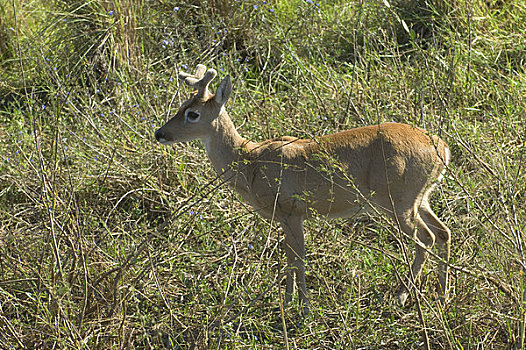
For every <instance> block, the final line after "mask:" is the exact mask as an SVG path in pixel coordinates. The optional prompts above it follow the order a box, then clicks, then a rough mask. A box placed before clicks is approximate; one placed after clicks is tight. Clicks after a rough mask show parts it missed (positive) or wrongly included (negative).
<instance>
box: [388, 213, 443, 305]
mask: <svg viewBox="0 0 526 350" xmlns="http://www.w3.org/2000/svg"><path fill="white" fill-rule="evenodd" d="M397 219H398V222H399V223H400V228H401V229H402V231H404V232H405V233H406V234H407V235H410V236H413V234H414V236H415V238H416V240H417V242H416V244H415V246H416V248H415V258H414V260H413V264H412V266H411V272H410V275H408V277H407V284H406V285H405V286H404V285H402V286H401V287H400V291H399V292H398V294H397V298H398V302H399V303H400V305H402V306H403V305H404V304H405V302H406V300H407V298H408V297H409V290H408V289H407V287H409V288H411V287H412V286H413V281H414V282H415V283H416V282H417V281H418V279H419V277H420V273H421V272H422V268H423V267H424V262H425V260H426V258H427V252H426V248H427V249H430V248H431V247H433V244H434V243H435V234H434V233H433V232H432V231H431V230H430V229H429V228H428V227H427V225H426V223H425V222H424V221H423V220H422V218H421V217H420V216H419V215H418V213H417V214H416V215H415V214H414V211H413V210H408V211H406V212H405V213H404V214H402V215H399V216H398V217H397ZM406 286H407V287H406Z"/></svg>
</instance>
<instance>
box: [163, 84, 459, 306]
mask: <svg viewBox="0 0 526 350" xmlns="http://www.w3.org/2000/svg"><path fill="white" fill-rule="evenodd" d="M186 76H188V75H186ZM197 78H198V77H197ZM194 80H195V79H194ZM205 88H206V87H205ZM230 91H231V85H230V79H229V78H228V77H227V78H225V79H224V80H223V81H222V82H221V85H220V87H219V88H218V92H217V96H221V97H220V98H218V97H215V96H214V95H211V94H206V93H204V95H205V96H208V99H203V98H201V97H199V98H198V97H193V98H192V99H190V100H189V101H187V102H185V103H184V104H183V106H182V108H181V110H180V111H179V112H178V113H177V115H176V116H175V117H174V118H173V119H172V120H170V121H168V122H167V123H166V124H165V125H164V126H163V127H162V128H161V129H159V130H158V131H157V132H156V137H157V139H158V140H159V141H161V142H163V143H165V144H168V143H171V142H178V141H187V140H190V139H195V138H199V139H201V140H203V142H204V143H205V146H206V150H207V153H208V156H209V158H210V160H211V161H212V164H213V166H214V168H215V170H216V171H217V172H218V173H219V174H221V176H222V178H223V179H224V180H225V181H226V182H228V183H229V184H230V185H231V186H232V187H233V188H234V189H235V190H236V191H237V192H238V193H239V194H240V195H241V196H242V198H243V199H244V200H245V201H247V202H248V203H250V205H252V206H253V207H254V209H255V210H256V211H257V212H258V213H259V214H261V215H262V216H264V217H266V218H272V219H274V220H276V221H279V222H280V223H281V224H282V227H283V229H284V231H285V242H284V243H285V251H286V253H287V260H288V264H289V270H288V271H289V272H288V275H287V288H286V298H285V300H286V301H288V300H290V299H291V295H292V289H293V275H294V274H296V282H297V284H298V286H299V296H300V300H301V301H302V302H303V303H304V305H305V310H307V296H306V286H305V267H304V259H305V246H304V237H303V220H304V219H307V218H309V217H312V216H314V215H323V216H327V217H347V216H351V215H354V214H356V213H358V212H360V211H362V210H367V209H370V208H371V206H373V207H375V208H376V209H379V210H383V211H384V212H386V213H387V214H388V215H389V216H391V217H393V219H395V220H396V222H399V224H400V227H401V228H402V230H403V231H404V232H405V233H406V234H407V235H413V234H414V235H415V237H416V239H417V240H418V241H419V242H420V243H421V244H417V247H416V254H415V260H414V263H413V268H412V274H413V275H414V276H413V277H415V278H416V277H418V275H419V273H420V271H421V269H422V265H423V263H424V260H425V257H426V250H425V248H426V247H427V248H431V247H432V246H433V244H434V243H435V240H437V243H438V245H439V249H440V255H441V257H442V258H443V260H444V261H447V260H448V259H449V244H450V243H449V242H450V232H449V229H448V228H447V227H446V226H445V225H444V224H443V223H442V222H441V221H440V220H439V219H438V218H437V217H436V215H435V214H434V213H433V212H432V211H431V208H430V206H429V202H428V199H429V195H430V193H431V190H432V188H433V187H434V184H435V183H436V181H437V179H438V178H439V176H440V175H441V174H442V173H443V171H444V169H445V167H446V166H447V163H448V159H449V149H448V147H447V145H446V143H445V142H444V141H443V140H441V139H440V138H438V137H436V136H431V135H429V134H428V133H427V132H426V131H425V130H423V129H420V128H416V127H412V126H409V125H406V124H398V123H384V124H379V125H372V126H367V127H362V128H356V129H351V130H347V131H342V132H339V133H336V134H332V135H325V136H321V137H318V138H314V139H298V138H295V137H291V136H284V137H280V138H275V139H272V140H267V141H264V142H261V143H254V142H250V141H248V140H246V139H244V138H242V137H241V136H240V135H239V134H238V132H237V130H236V128H235V127H234V125H233V123H232V121H231V120H230V117H229V116H228V114H227V112H226V111H225V109H224V107H223V105H224V104H225V102H226V100H227V99H228V97H229V95H230ZM197 95H198V96H202V95H203V93H201V94H199V93H198V94H197ZM187 109H190V110H192V111H195V112H198V113H200V116H201V117H200V120H199V122H198V123H190V122H188V121H187V120H185V117H184V115H185V111H186V110H187ZM409 280H410V281H412V280H413V279H412V278H409ZM439 280H440V292H441V294H442V295H444V293H445V291H446V288H447V264H445V263H444V262H441V264H440V268H439ZM407 296H408V291H407V288H405V287H402V288H401V290H400V293H399V295H398V297H399V300H400V302H401V303H402V304H403V303H404V302H405V299H406V298H407Z"/></svg>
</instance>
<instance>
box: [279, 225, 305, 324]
mask: <svg viewBox="0 0 526 350" xmlns="http://www.w3.org/2000/svg"><path fill="white" fill-rule="evenodd" d="M282 227H283V231H284V233H285V240H284V247H285V254H286V255H287V284H286V289H285V303H288V302H289V301H290V300H291V299H292V292H293V289H294V275H295V276H296V285H297V287H298V296H299V300H300V303H301V304H302V305H303V312H304V314H308V313H309V301H308V299H307V287H306V285H305V240H304V236H303V219H302V218H292V217H291V218H287V220H284V221H283V222H282Z"/></svg>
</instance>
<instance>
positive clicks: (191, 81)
mask: <svg viewBox="0 0 526 350" xmlns="http://www.w3.org/2000/svg"><path fill="white" fill-rule="evenodd" d="M205 72H206V73H205ZM216 75H217V72H216V70H215V69H209V70H206V67H205V66H203V65H202V64H198V65H197V70H196V71H195V74H194V75H192V74H188V73H184V72H180V73H179V79H181V80H182V81H184V82H185V83H186V85H188V86H190V87H193V88H194V89H196V90H197V97H198V98H207V97H208V96H209V95H210V91H208V84H210V82H211V81H212V79H214V78H215V77H216Z"/></svg>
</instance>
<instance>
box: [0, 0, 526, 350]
mask: <svg viewBox="0 0 526 350" xmlns="http://www.w3.org/2000/svg"><path fill="white" fill-rule="evenodd" d="M387 4H389V5H390V7H388V6H387ZM13 6H16V11H15V9H14V8H13ZM111 11H113V12H111ZM13 13H16V14H17V15H16V17H15V16H14V15H13ZM525 13H526V3H524V1H522V0H521V1H513V2H511V1H476V0H472V1H467V2H457V1H453V2H447V3H446V2H443V1H431V0H427V1H412V2H409V3H407V2H404V3H402V2H392V1H365V2H348V1H338V0H333V1H325V2H323V1H320V2H319V3H317V2H316V1H300V0H276V1H269V2H267V3H263V2H261V1H234V0H229V1H208V2H197V1H193V2H184V3H179V2H175V1H165V2H159V3H155V4H150V5H148V6H146V5H145V4H142V3H141V2H126V1H118V0H111V1H92V2H80V1H78V2H76V1H59V0H57V1H55V2H52V3H48V2H42V1H36V2H29V1H24V0H20V1H15V2H8V3H5V4H0V14H4V15H5V16H3V17H2V19H0V50H2V51H1V52H0V67H1V69H2V70H1V71H0V107H1V108H0V334H1V336H0V347H1V348H6V349H9V348H28V349H33V348H40V349H48V348H72V349H79V348H87V349H108V348H137V349H150V348H170V349H172V348H173V349H181V348H182V349H195V348H216V349H223V348H232V349H233V348H236V349H238V348H247V349H248V348H254V349H262V348H264V349H267V348H268V349H282V348H284V347H285V345H287V344H288V347H289V348H294V349H296V348H298V349H299V348H304V349H315V348H323V349H348V348H354V349H364V348H367V349H412V348H422V347H423V346H424V342H423V341H424V338H423V337H424V334H425V333H427V336H428V337H429V340H430V344H431V348H433V349H442V348H444V349H511V348H514V349H515V348H521V347H523V344H524V327H525V324H526V320H525V317H526V316H525V315H526V313H525V307H524V305H525V304H524V290H525V288H526V283H525V280H524V278H525V277H524V268H525V260H524V252H523V244H524V242H525V239H524V234H525V225H524V223H525V222H526V206H525V205H524V202H525V200H526V198H525V193H526V181H525V178H526V174H525V170H524V163H525V158H524V157H525V149H526V136H525V135H526V122H525V118H524V115H525V106H526V103H525V101H526V99H525V98H524V97H525V92H526V88H525V87H526V81H525V77H526V75H525V72H524V68H523V67H524V60H525V58H526V55H525V51H524V48H525V45H526V42H525V39H524V38H525V34H526V26H525V23H526V20H525V18H524V17H525V16H524V14H525ZM406 29H407V30H406ZM196 63H205V64H207V65H208V66H211V67H214V68H216V69H217V70H218V71H219V73H220V75H224V74H226V73H229V74H231V75H232V77H233V79H234V89H235V91H234V98H233V101H232V102H231V103H230V106H229V107H228V108H229V110H230V111H231V114H232V115H233V118H234V122H235V124H236V125H238V126H239V129H240V132H241V134H243V135H244V136H247V137H250V138H251V139H254V140H261V139H264V138H268V137H274V136H278V135H284V134H289V135H294V136H299V137H308V136H312V135H320V134H324V133H329V132H333V131H336V130H343V129H346V128H351V127H355V126H360V125H365V124H371V123H376V122H379V121H384V120H394V121H400V122H406V123H411V124H414V125H418V126H424V127H426V128H427V129H429V130H430V131H432V132H433V133H436V134H439V135H440V136H441V137H443V138H444V139H445V140H447V142H448V143H449V145H450V147H451V149H452V153H453V162H452V165H451V167H450V168H449V169H448V172H447V175H446V179H445V181H444V183H443V184H442V186H441V187H440V190H439V191H437V193H436V194H435V196H434V198H433V205H434V209H435V210H436V211H437V212H438V213H439V216H440V217H441V218H442V219H443V220H444V222H445V223H446V224H447V225H448V226H449V227H450V228H451V229H452V231H453V243H452V261H451V275H452V278H451V291H450V295H449V299H448V302H447V304H446V306H445V308H443V309H442V308H440V307H439V305H438V304H437V302H436V301H435V300H434V298H435V297H436V293H435V291H434V287H433V286H434V285H435V282H436V279H437V278H436V276H435V275H434V273H433V272H432V271H434V269H433V268H432V267H433V266H432V265H434V264H436V263H437V259H436V257H434V258H433V257H432V258H431V259H430V260H431V261H430V262H429V263H428V265H427V268H426V269H425V272H424V276H423V278H422V284H421V288H420V290H419V291H418V298H419V300H420V307H419V306H418V305H417V304H416V303H415V300H416V299H415V296H413V298H412V302H411V303H410V304H409V305H408V306H406V307H404V308H400V307H398V306H397V305H396V303H395V302H394V298H393V295H394V292H395V286H396V285H397V284H398V280H399V276H400V275H404V274H405V271H406V270H407V263H406V262H405V259H404V258H403V255H402V253H401V250H400V243H399V241H398V238H397V237H398V235H397V234H393V232H394V230H393V229H392V227H390V225H389V224H388V223H386V222H385V221H384V220H383V219H382V218H370V219H367V220H361V221H353V220H347V221H338V220H337V221H327V220H325V219H324V218H318V219H317V220H314V221H311V222H310V223H308V226H307V232H308V237H307V258H308V267H307V285H308V288H309V289H308V292H309V294H310V298H311V300H312V314H311V315H310V316H309V317H307V318H306V319H301V318H300V317H299V315H298V305H297V304H295V303H293V305H290V306H289V307H287V308H286V310H285V314H284V321H285V322H283V319H282V317H281V315H280V313H279V312H275V309H276V308H278V307H279V305H280V300H281V298H282V294H283V287H282V286H281V283H280V273H281V272H282V271H283V268H284V257H283V254H282V253H283V252H282V251H281V248H280V245H279V242H280V240H281V238H282V237H281V233H280V231H279V230H278V229H277V227H276V225H275V223H269V222H266V221H264V220H262V219H261V218H259V217H257V216H255V215H254V214H253V213H252V212H251V209H250V208H249V207H246V206H245V205H243V203H241V202H240V201H239V200H238V198H237V197H236V196H235V195H234V194H233V193H232V192H231V190H230V189H229V188H228V187H226V186H223V184H221V183H220V182H219V181H218V179H217V178H216V177H215V174H214V173H213V171H212V168H211V167H210V166H209V165H208V163H207V162H206V161H205V158H206V155H205V153H204V151H203V149H202V147H201V146H200V145H199V143H190V144H185V145H176V146H175V147H173V148H163V147H160V146H159V145H158V144H156V143H155V142H154V141H153V136H152V134H153V131H154V130H155V128H156V127H158V126H159V125H160V124H162V123H163V121H164V120H165V119H166V118H168V115H169V114H170V113H173V112H174V110H175V109H177V107H178V105H179V103H180V102H181V100H182V99H184V97H185V95H186V94H187V91H185V90H184V89H180V87H179V85H178V82H177V81H176V80H175V77H176V74H177V71H178V69H186V68H184V67H186V66H188V67H190V69H191V68H192V67H194V66H195V64H196ZM404 244H405V245H407V247H408V250H409V251H412V249H411V246H412V244H413V243H412V242H411V241H410V240H406V241H405V242H404ZM419 313H420V314H421V315H422V317H423V319H420V318H419ZM424 330H425V332H424Z"/></svg>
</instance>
